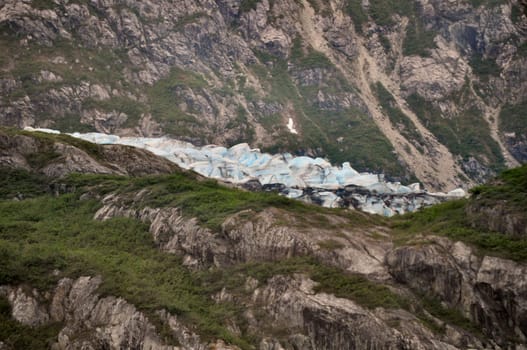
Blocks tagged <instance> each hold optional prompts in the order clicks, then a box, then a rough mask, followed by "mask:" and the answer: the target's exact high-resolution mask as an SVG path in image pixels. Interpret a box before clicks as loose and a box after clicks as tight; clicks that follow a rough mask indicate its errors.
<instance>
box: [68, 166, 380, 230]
mask: <svg viewBox="0 0 527 350" xmlns="http://www.w3.org/2000/svg"><path fill="white" fill-rule="evenodd" d="M65 182H66V183H67V184H69V185H71V186H75V187H77V188H85V187H86V186H96V188H97V191H100V192H103V193H108V192H117V193H119V194H121V195H122V196H123V197H124V198H126V196H127V194H130V195H131V196H132V197H133V196H134V195H135V193H136V192H138V191H139V190H145V191H146V193H147V194H146V195H145V197H143V198H142V200H141V202H140V203H133V200H132V199H130V202H129V203H128V204H129V205H132V206H135V207H140V208H142V207H146V206H149V207H165V206H170V207H178V208H181V209H182V210H183V214H184V215H187V216H188V217H196V218H197V219H198V220H199V222H200V223H201V224H203V225H205V226H207V227H209V228H211V229H214V230H219V228H220V224H221V223H222V222H223V221H224V220H225V218H226V217H227V216H229V215H232V214H234V213H237V212H239V211H242V210H247V209H251V210H253V211H256V212H258V211H261V210H263V209H265V208H269V207H274V208H280V209H285V210H287V211H288V212H289V214H290V215H294V214H295V213H296V214H299V215H305V214H308V213H309V214H313V215H314V214H316V213H320V212H323V213H324V212H325V213H331V214H334V215H340V216H343V217H346V218H348V219H349V220H351V221H353V222H355V223H357V224H359V223H360V224H362V225H369V223H370V222H371V219H370V218H369V217H368V216H366V215H364V214H360V213H350V212H348V211H343V210H331V209H324V208H320V207H313V206H310V205H307V204H304V203H302V202H299V201H295V200H291V199H288V198H286V197H283V196H279V195H277V194H274V193H267V192H248V191H242V190H237V189H231V188H227V187H225V186H221V185H219V184H218V183H217V182H216V181H213V180H204V179H199V178H197V177H196V175H194V174H192V173H175V174H171V175H163V176H146V177H141V178H129V177H125V176H109V175H71V176H70V177H69V178H68V179H66V181H65Z"/></svg>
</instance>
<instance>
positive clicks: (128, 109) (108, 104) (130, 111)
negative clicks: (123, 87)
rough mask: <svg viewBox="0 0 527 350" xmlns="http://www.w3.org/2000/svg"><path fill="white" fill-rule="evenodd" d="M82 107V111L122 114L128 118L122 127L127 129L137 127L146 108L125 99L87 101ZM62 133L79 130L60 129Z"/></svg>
mask: <svg viewBox="0 0 527 350" xmlns="http://www.w3.org/2000/svg"><path fill="white" fill-rule="evenodd" d="M82 107H83V108H84V109H98V110H100V111H103V112H116V113H124V114H126V115H127V116H128V119H127V120H126V122H125V123H124V125H123V126H125V127H126V126H127V127H133V126H135V125H137V123H138V122H139V119H141V116H142V115H143V113H145V112H146V111H147V110H148V108H147V106H146V105H145V104H144V103H141V102H138V101H136V100H132V99H130V98H127V97H111V98H109V99H106V100H102V101H99V100H94V99H87V100H84V101H83V103H82ZM60 130H61V131H64V132H78V131H79V130H78V129H77V130H65V129H60Z"/></svg>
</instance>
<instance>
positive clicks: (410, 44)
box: [403, 17, 436, 57]
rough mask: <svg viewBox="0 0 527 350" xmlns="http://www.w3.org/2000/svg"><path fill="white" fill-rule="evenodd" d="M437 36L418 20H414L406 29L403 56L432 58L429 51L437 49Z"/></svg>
mask: <svg viewBox="0 0 527 350" xmlns="http://www.w3.org/2000/svg"><path fill="white" fill-rule="evenodd" d="M435 36H436V33H435V32H433V31H431V30H426V29H425V28H424V25H423V23H422V22H421V21H420V20H419V19H418V18H415V17H414V18H412V20H410V22H409V23H408V27H407V28H406V37H405V38H404V41H403V54H404V55H405V56H411V55H418V56H422V57H428V56H430V52H429V49H432V48H435V47H436V44H435V42H434V37H435Z"/></svg>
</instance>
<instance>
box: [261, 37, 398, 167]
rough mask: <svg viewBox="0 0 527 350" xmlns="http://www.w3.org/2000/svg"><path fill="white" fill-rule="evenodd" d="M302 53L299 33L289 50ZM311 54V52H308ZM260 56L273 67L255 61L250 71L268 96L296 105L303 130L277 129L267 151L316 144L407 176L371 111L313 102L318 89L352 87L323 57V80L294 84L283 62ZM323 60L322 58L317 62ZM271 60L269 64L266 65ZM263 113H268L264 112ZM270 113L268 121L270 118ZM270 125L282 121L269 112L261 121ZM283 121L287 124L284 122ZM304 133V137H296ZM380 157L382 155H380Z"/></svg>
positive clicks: (334, 157)
mask: <svg viewBox="0 0 527 350" xmlns="http://www.w3.org/2000/svg"><path fill="white" fill-rule="evenodd" d="M305 57H306V54H305V53H304V49H303V47H302V42H301V40H300V39H298V38H297V39H295V42H294V45H293V50H292V53H291V61H292V62H301V61H302V60H303V59H305ZM307 57H309V55H308V56H307ZM259 59H260V60H261V61H262V62H272V68H271V69H270V70H267V67H264V66H262V65H256V66H253V67H252V68H253V71H254V73H255V74H256V75H258V77H259V78H260V80H261V81H262V82H264V83H265V84H266V85H267V90H268V91H269V92H270V93H269V95H268V97H267V100H268V101H271V102H279V103H281V104H282V105H287V104H291V105H292V106H293V107H294V113H295V117H296V118H295V119H296V121H297V124H298V125H299V126H300V131H301V134H300V135H301V136H297V135H292V134H290V133H289V132H287V130H283V129H281V131H282V132H281V133H279V134H278V136H277V137H276V139H277V140H279V141H277V142H276V145H275V146H274V147H272V148H264V151H268V152H281V151H295V152H298V151H300V152H299V153H301V152H302V150H306V149H311V150H316V152H317V154H318V155H319V156H323V157H327V158H328V159H329V160H330V161H332V162H335V163H342V162H345V161H349V162H351V163H352V164H353V166H354V167H355V168H356V169H358V170H360V171H366V170H371V171H379V172H385V173H387V174H389V175H390V176H402V177H404V176H407V174H406V173H405V169H404V168H403V167H402V166H401V165H400V164H399V162H398V161H397V158H396V157H395V155H394V153H393V147H392V145H391V144H390V142H389V141H388V140H387V139H386V137H385V136H384V135H383V134H382V133H381V132H380V131H379V129H378V128H377V126H376V125H375V123H374V121H373V120H372V119H371V117H369V116H367V115H366V114H365V113H364V112H363V111H360V110H358V109H357V108H353V107H351V108H347V109H338V108H331V109H328V108H323V107H321V106H318V105H317V104H316V102H315V101H316V100H317V94H318V93H319V91H320V92H323V93H325V94H328V95H329V94H331V95H338V94H339V93H344V92H348V93H356V92H355V91H354V89H353V88H352V87H350V86H349V84H348V83H347V81H346V80H345V79H344V78H343V77H341V76H340V75H339V73H338V71H336V69H335V68H334V67H333V66H329V65H326V64H325V63H323V62H325V60H326V58H323V59H321V60H320V61H318V63H317V65H318V66H320V65H326V69H327V73H326V74H325V75H324V79H323V81H322V82H320V83H319V84H316V85H308V86H301V87H297V86H296V85H295V84H294V82H293V81H292V79H291V77H290V75H289V74H290V72H289V71H288V67H287V62H285V61H283V60H281V59H279V58H276V57H274V56H271V55H268V54H262V53H260V54H259ZM321 61H322V63H321ZM269 66H271V65H269ZM266 119H267V118H266ZM271 119H272V122H271ZM260 123H261V124H262V125H269V128H270V129H269V130H271V131H272V130H273V128H276V127H277V125H280V124H283V122H282V120H281V118H280V116H270V117H269V120H268V121H267V120H262V121H260ZM284 127H285V125H284ZM300 137H301V138H302V143H300V142H299V138H300ZM380 154H382V155H383V157H382V158H380V157H379V155H380Z"/></svg>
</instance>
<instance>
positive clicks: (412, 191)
mask: <svg viewBox="0 0 527 350" xmlns="http://www.w3.org/2000/svg"><path fill="white" fill-rule="evenodd" d="M25 130H27V131H40V132H46V133H53V134H59V133H60V131H57V130H52V129H35V128H31V127H26V128H25ZM68 135H70V136H73V137H75V138H79V139H82V140H86V141H89V142H93V143H96V144H101V145H112V144H119V145H127V146H133V147H137V148H142V149H146V150H148V151H150V152H152V153H154V154H156V155H158V156H161V157H164V158H166V159H168V160H170V161H172V162H174V163H176V164H177V165H178V166H180V167H181V168H183V169H187V170H192V171H195V172H196V173H198V174H200V175H203V176H205V177H208V178H212V179H217V180H221V181H225V182H230V183H233V184H235V185H238V186H240V187H244V188H247V189H251V190H262V191H266V190H267V191H268V190H274V191H277V192H279V193H280V194H282V195H284V196H287V197H289V198H293V199H299V200H302V201H305V202H310V203H315V204H319V205H322V206H324V207H331V208H337V207H341V208H342V207H345V208H350V209H359V210H362V211H365V212H368V213H372V214H379V215H384V216H393V215H395V214H404V213H406V212H413V211H415V210H417V209H419V208H422V207H424V206H429V205H432V204H436V203H440V202H443V201H445V200H448V199H451V198H460V197H464V196H466V193H465V191H464V190H463V189H460V188H458V189H455V190H453V191H450V192H448V193H430V192H428V191H426V190H425V189H422V188H421V186H420V184H418V183H414V184H410V185H408V186H405V185H402V184H401V183H399V182H389V181H385V180H384V176H383V175H382V174H372V173H359V172H358V171H356V170H355V169H353V168H352V167H351V164H350V163H349V162H345V163H343V164H342V165H341V166H334V165H332V164H331V163H330V162H328V161H327V160H326V159H323V158H311V157H306V156H299V157H295V156H293V155H291V154H289V153H283V154H275V155H271V154H268V153H262V152H261V151H260V150H259V149H253V148H250V146H249V145H248V144H246V143H241V144H238V145H235V146H232V147H230V148H226V147H222V146H216V145H207V146H203V147H198V146H194V145H192V144H191V143H188V142H184V141H180V140H176V139H172V138H168V137H159V138H147V137H120V136H117V135H108V134H102V133H95V132H94V133H78V132H76V133H69V134H68Z"/></svg>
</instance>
